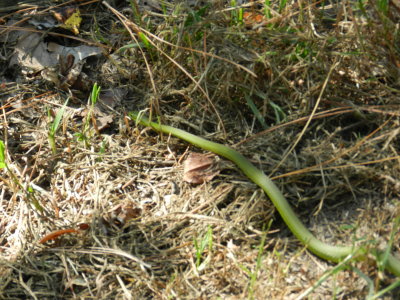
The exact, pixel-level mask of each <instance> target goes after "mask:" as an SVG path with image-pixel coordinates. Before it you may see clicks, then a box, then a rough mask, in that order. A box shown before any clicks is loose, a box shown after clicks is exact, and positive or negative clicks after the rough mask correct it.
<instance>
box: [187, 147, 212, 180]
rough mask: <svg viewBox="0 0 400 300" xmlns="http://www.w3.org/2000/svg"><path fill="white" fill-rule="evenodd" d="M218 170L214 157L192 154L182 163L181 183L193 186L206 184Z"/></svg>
mask: <svg viewBox="0 0 400 300" xmlns="http://www.w3.org/2000/svg"><path fill="white" fill-rule="evenodd" d="M218 168H219V166H218V163H217V161H216V159H215V157H212V156H210V155H205V154H201V153H194V152H192V153H190V154H189V156H188V158H187V159H186V160H185V162H184V163H183V181H186V182H188V183H193V184H201V183H203V182H208V181H210V180H212V179H213V178H214V177H215V176H216V175H218V174H219V169H218Z"/></svg>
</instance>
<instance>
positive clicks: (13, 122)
mask: <svg viewBox="0 0 400 300" xmlns="http://www.w3.org/2000/svg"><path fill="white" fill-rule="evenodd" d="M157 2H158V1H147V3H149V4H152V3H157ZM176 2H177V4H175V5H173V4H168V3H167V4H165V6H164V7H160V9H159V10H156V9H154V7H153V8H149V7H142V6H141V5H139V6H138V7H139V9H140V14H137V13H134V12H132V7H130V6H129V5H126V4H125V2H124V1H114V2H111V1H110V5H111V7H115V8H116V10H115V11H113V10H111V9H110V8H108V7H106V6H104V5H102V4H101V3H100V2H94V3H91V4H85V3H83V2H82V3H83V4H82V6H81V10H82V14H83V22H82V26H81V28H80V32H81V33H80V37H81V38H84V39H85V40H91V41H94V42H96V43H102V44H103V45H106V46H107V49H108V50H107V51H106V52H107V53H106V52H104V53H103V55H100V56H97V57H95V58H90V59H89V60H88V61H87V62H86V67H85V68H84V71H85V72H86V74H87V75H88V77H89V78H90V80H91V81H90V83H91V84H92V83H94V82H97V83H98V84H99V85H100V86H101V87H102V88H103V89H116V88H119V91H122V92H121V95H123V96H121V97H120V98H119V99H120V100H121V101H120V102H118V103H113V108H110V107H106V106H104V105H103V106H100V105H99V106H98V107H97V105H96V113H94V116H93V117H92V118H89V119H85V118H87V116H88V111H90V108H89V107H90V105H87V97H88V95H89V92H90V91H88V90H84V89H79V90H78V91H76V90H75V91H74V90H73V89H72V88H71V90H72V93H70V91H68V90H65V89H64V90H63V89H62V88H60V87H57V86H54V84H52V83H49V82H46V81H45V80H44V79H43V78H42V77H41V75H40V74H33V75H30V76H25V75H23V74H22V73H21V72H20V70H19V68H18V66H13V67H12V68H10V67H9V66H8V59H9V57H10V56H11V55H12V51H13V47H14V45H13V44H11V42H9V40H8V39H7V35H6V33H5V32H3V33H2V36H1V38H2V39H1V41H2V52H1V57H2V60H1V61H0V63H1V66H2V67H1V68H0V69H2V70H3V71H2V73H1V82H2V83H1V101H2V102H1V105H2V106H1V108H2V123H1V125H0V126H1V132H0V139H1V140H3V141H4V142H5V144H6V160H7V163H8V166H9V169H10V171H11V172H12V174H14V175H15V178H12V176H11V175H10V174H11V173H10V171H7V170H6V169H3V170H2V172H1V173H0V179H1V180H0V187H1V192H0V217H1V218H0V298H2V299H21V298H32V299H60V298H66V299H91V298H93V299H114V298H115V299H147V298H148V299H153V298H155V299H251V298H253V299H300V298H301V297H304V298H306V299H365V298H367V297H368V296H373V295H377V293H379V291H381V290H383V289H384V288H386V287H388V286H389V285H390V284H392V283H395V282H398V279H397V278H395V277H393V276H392V275H390V274H389V273H386V272H383V271H382V270H380V269H379V268H378V267H377V265H376V262H375V260H374V257H373V254H372V253H371V255H370V256H371V260H370V261H369V262H366V261H364V262H354V261H351V260H350V261H349V262H347V263H345V264H344V265H343V266H342V267H341V268H339V267H336V266H335V265H333V264H330V263H327V262H325V261H323V260H320V259H319V258H317V257H315V256H313V255H311V254H310V253H308V252H307V251H306V250H305V249H304V247H303V246H302V245H301V244H300V243H299V242H298V241H297V240H296V239H295V238H294V237H293V236H292V234H291V233H290V232H289V231H288V229H287V228H286V226H285V224H284V223H283V222H282V221H281V219H280V218H279V216H278V215H276V214H275V212H274V208H273V206H272V204H271V203H270V202H269V200H268V199H267V197H266V196H265V195H264V194H263V193H262V191H261V190H260V189H259V188H258V187H257V186H256V185H255V184H253V183H252V182H250V181H249V180H248V179H247V178H245V177H244V176H243V175H242V174H241V173H240V172H239V171H238V170H237V169H236V168H235V166H234V165H233V164H232V163H230V162H227V161H221V162H220V164H221V173H220V175H218V176H217V177H216V178H215V179H213V180H212V181H211V182H208V183H204V184H201V185H197V186H193V185H189V184H187V183H184V182H182V172H183V168H182V160H183V159H184V158H185V156H186V154H187V152H188V151H195V152H196V151H197V152H199V151H200V150H198V149H195V148H193V147H191V146H190V145H187V144H185V143H183V142H182V141H180V140H177V139H175V138H171V137H167V136H158V135H157V134H155V133H154V132H152V131H151V130H149V129H146V128H141V127H136V126H135V124H134V123H133V122H131V121H130V120H129V119H128V118H127V117H126V114H127V112H129V111H130V110H140V109H148V110H150V111H151V112H152V113H153V114H157V115H161V116H162V121H163V122H165V123H166V124H170V125H173V126H176V127H179V128H183V129H186V130H188V131H190V132H192V133H194V134H197V135H200V136H204V137H206V138H208V139H211V140H214V141H217V142H221V143H224V144H226V145H231V146H233V147H235V148H236V149H237V150H239V151H240V152H241V153H243V154H244V155H245V156H246V157H248V158H249V159H251V160H252V161H253V162H254V163H255V164H256V165H257V166H259V167H260V168H261V169H263V170H264V172H266V173H267V174H270V175H271V176H272V177H273V178H275V180H276V181H275V182H276V183H277V184H278V185H279V187H280V188H281V189H282V191H283V192H284V195H285V196H286V197H287V198H288V199H289V200H290V202H291V203H292V205H293V206H294V207H295V209H296V211H297V213H298V214H299V215H300V216H301V219H302V220H303V221H304V222H305V223H306V224H307V226H308V227H309V228H310V229H311V230H312V231H313V232H314V233H315V234H316V235H317V236H318V237H319V238H321V239H322V240H325V241H327V242H329V243H332V244H341V243H345V244H352V243H353V244H357V245H362V246H363V247H367V248H368V247H370V246H372V245H374V246H378V247H382V248H384V247H385V245H387V243H388V241H389V240H390V236H391V234H392V233H393V234H394V239H393V240H394V243H393V251H394V252H395V253H398V251H399V243H398V240H399V237H400V235H399V232H398V230H397V228H396V225H395V220H396V218H398V217H399V208H400V201H399V191H400V182H399V180H398V178H399V173H400V165H399V151H400V149H399V138H398V132H399V114H400V110H399V107H400V106H399V105H400V101H399V99H400V85H399V79H398V78H399V65H400V50H399V48H398V41H399V33H398V24H397V23H398V18H399V15H398V10H396V6H395V4H396V3H397V1H393V2H391V3H392V4H391V5H393V6H391V10H390V13H389V14H385V13H384V8H382V7H381V8H379V7H378V4H379V3H383V2H385V1H376V2H374V1H364V9H360V7H359V6H358V4H357V3H359V2H355V3H352V2H350V3H349V2H343V3H341V4H337V3H332V4H330V3H326V6H325V7H323V6H321V4H312V3H302V2H298V1H288V2H287V3H286V5H285V6H284V8H282V9H281V10H279V8H278V4H276V3H274V4H273V5H272V8H273V10H272V16H271V18H270V19H268V21H266V22H265V24H260V25H259V26H258V25H257V24H247V26H246V25H244V24H241V23H240V17H237V15H238V12H239V10H238V8H235V9H233V8H231V7H230V6H229V5H228V4H227V3H226V1H212V2H210V3H211V4H209V6H208V7H207V8H204V5H203V4H200V1H198V2H199V4H198V6H193V7H189V6H188V5H185V3H186V2H185V1H182V2H178V1H176ZM193 2H196V1H193ZM133 3H135V1H133ZM263 3H264V1H258V2H254V6H253V8H251V5H250V4H251V3H250V4H245V5H243V7H245V11H247V12H252V13H255V12H256V11H260V12H264V10H263V9H264V8H263V7H264V4H263ZM299 3H301V4H302V5H300V4H299ZM328 4H329V5H328ZM43 9H44V7H41V8H40V9H39V11H40V10H43ZM18 16H19V17H21V15H18V14H16V13H13V14H10V15H9V16H7V17H6V18H5V21H7V20H8V19H10V18H16V17H18ZM235 18H236V19H235ZM130 22H134V23H135V24H136V25H135V24H133V23H130ZM246 22H247V23H248V22H249V21H246ZM21 26H27V25H21ZM0 29H1V30H3V29H5V27H4V26H3V27H2V28H0ZM139 32H142V33H144V34H145V35H146V36H147V39H143V37H142V39H141V38H140V36H139V35H138V33H139ZM63 33H65V32H63ZM62 41H64V42H65V41H69V40H68V39H65V40H62V38H60V39H59V40H57V42H62ZM75 43H78V44H79V43H81V42H76V41H75ZM146 43H149V45H148V46H146ZM129 44H131V46H132V47H129V48H128V49H126V50H121V51H116V50H117V49H119V48H120V47H122V46H125V45H129ZM150 44H151V45H150ZM138 45H141V47H138ZM71 95H72V98H71V100H70V102H69V104H68V107H67V108H66V111H65V113H64V115H63V119H62V121H61V126H60V129H59V131H58V133H57V134H56V143H57V153H56V154H52V151H51V148H50V145H49V142H48V131H49V128H50V126H51V123H52V122H53V119H54V116H55V114H56V111H57V110H58V109H59V108H60V107H61V105H62V104H63V103H64V102H65V100H66V99H67V98H68V97H69V96H71ZM249 104H253V105H254V107H256V108H257V110H258V112H259V114H260V116H261V118H259V119H258V118H257V116H256V111H255V110H254V109H253V110H252V109H251V108H250V105H249ZM48 110H50V115H48V113H47V111H48ZM82 111H83V112H82ZM99 111H101V113H102V115H101V114H100V113H99ZM52 114H53V115H52ZM89 114H90V112H89ZM104 115H106V116H111V117H112V122H111V123H110V124H109V125H108V128H106V129H103V128H100V129H99V128H98V125H96V124H95V123H94V120H95V119H100V116H104ZM86 120H87V121H86ZM262 120H263V121H262ZM263 122H264V123H263ZM85 124H86V127H85ZM78 137H80V138H78ZM83 138H84V139H83ZM34 199H36V200H37V201H38V202H39V203H40V206H41V207H42V208H43V211H42V212H41V211H39V210H37V209H35V207H34V206H33V205H32V201H33V200H34ZM126 214H128V215H129V214H130V215H129V216H128V217H126ZM270 220H273V222H272V223H270ZM82 223H86V224H88V225H90V228H89V229H88V230H78V231H77V232H76V233H72V234H65V235H62V236H61V237H60V238H59V239H58V240H56V241H49V242H47V243H44V244H41V243H39V241H40V240H41V239H42V238H43V237H45V236H46V235H47V234H49V233H50V232H53V231H56V230H61V229H66V228H76V226H77V225H78V224H82ZM268 224H269V225H268ZM327 272H328V273H327ZM329 272H331V273H329ZM324 274H328V276H325V277H323V276H324ZM319 280H320V282H319ZM317 283H318V286H317ZM312 287H315V289H312V290H311V291H310V294H308V295H305V293H306V292H307V291H309V289H310V288H312ZM399 294H400V293H399V289H398V288H397V289H390V290H389V291H388V292H387V293H386V294H385V295H384V297H383V298H382V299H396V298H398V297H399ZM299 297H300V298H299Z"/></svg>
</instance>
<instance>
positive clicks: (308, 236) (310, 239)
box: [129, 112, 400, 277]
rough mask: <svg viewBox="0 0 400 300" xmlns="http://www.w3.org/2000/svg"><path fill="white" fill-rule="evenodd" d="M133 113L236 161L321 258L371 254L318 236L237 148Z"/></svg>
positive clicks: (399, 264) (395, 264)
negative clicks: (335, 244) (322, 239)
mask: <svg viewBox="0 0 400 300" xmlns="http://www.w3.org/2000/svg"><path fill="white" fill-rule="evenodd" d="M129 115H130V117H131V118H132V119H133V120H135V121H136V122H137V123H140V124H142V125H144V126H147V127H151V128H153V129H154V130H156V131H158V132H163V133H165V134H171V135H173V136H175V137H177V138H179V139H182V140H184V141H186V142H188V143H190V144H192V145H194V146H196V147H199V148H202V149H204V150H206V151H210V152H213V153H215V154H218V155H220V156H222V157H225V158H226V159H229V160H230V161H232V162H233V163H235V164H236V165H237V167H239V168H240V170H242V172H243V173H244V174H245V175H246V176H247V177H248V178H249V179H250V180H251V181H253V182H254V183H255V184H257V185H258V186H259V187H260V188H262V189H263V191H264V192H265V193H266V194H267V195H268V197H269V198H270V199H271V201H272V203H273V204H274V206H275V208H276V210H277V211H278V212H279V214H280V215H281V217H282V219H283V220H284V222H285V224H286V225H287V226H288V227H289V229H290V230H291V232H292V233H293V234H294V235H295V236H296V237H297V238H298V239H299V240H300V241H301V242H302V243H303V244H304V245H305V246H306V248H307V249H308V250H309V251H311V252H312V253H314V254H315V255H317V256H319V257H320V258H322V259H325V260H328V261H331V262H340V261H342V260H343V259H344V258H346V257H347V256H349V255H355V256H356V257H357V258H358V259H363V258H364V257H365V256H366V255H367V253H366V251H365V250H363V249H355V247H354V246H333V245H329V244H326V243H324V242H322V241H320V240H319V239H317V238H316V237H315V236H314V235H313V234H312V233H311V232H310V231H309V230H308V229H307V228H306V227H305V226H304V224H303V223H302V222H301V221H300V219H299V218H298V216H297V215H296V213H295V212H294V211H293V209H292V207H291V206H290V204H289V203H288V201H287V200H286V198H285V197H284V196H283V194H282V192H281V191H280V190H279V188H278V187H277V186H276V185H275V184H274V183H273V182H272V180H271V179H270V178H269V177H268V176H267V175H265V174H264V172H262V171H261V170H259V169H258V168H256V167H255V166H254V165H253V164H252V163H251V162H250V161H249V160H248V159H247V158H245V157H244V156H243V155H242V154H240V153H239V152H237V151H236V150H234V149H232V148H230V147H227V146H224V145H221V144H218V143H215V142H211V141H209V140H206V139H204V138H201V137H199V136H196V135H193V134H191V133H188V132H186V131H184V130H181V129H177V128H175V127H171V126H167V125H161V124H158V123H155V122H151V121H150V120H149V119H148V118H146V117H144V116H142V115H141V114H140V113H138V112H132V113H130V114H129ZM370 251H371V250H370ZM374 252H375V253H376V255H377V257H378V259H379V260H385V259H386V264H385V268H386V269H387V270H388V271H390V272H391V273H393V274H394V275H396V276H398V277H400V260H398V259H397V258H395V257H394V256H393V255H392V254H390V253H389V254H388V253H385V252H384V251H380V250H374Z"/></svg>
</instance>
